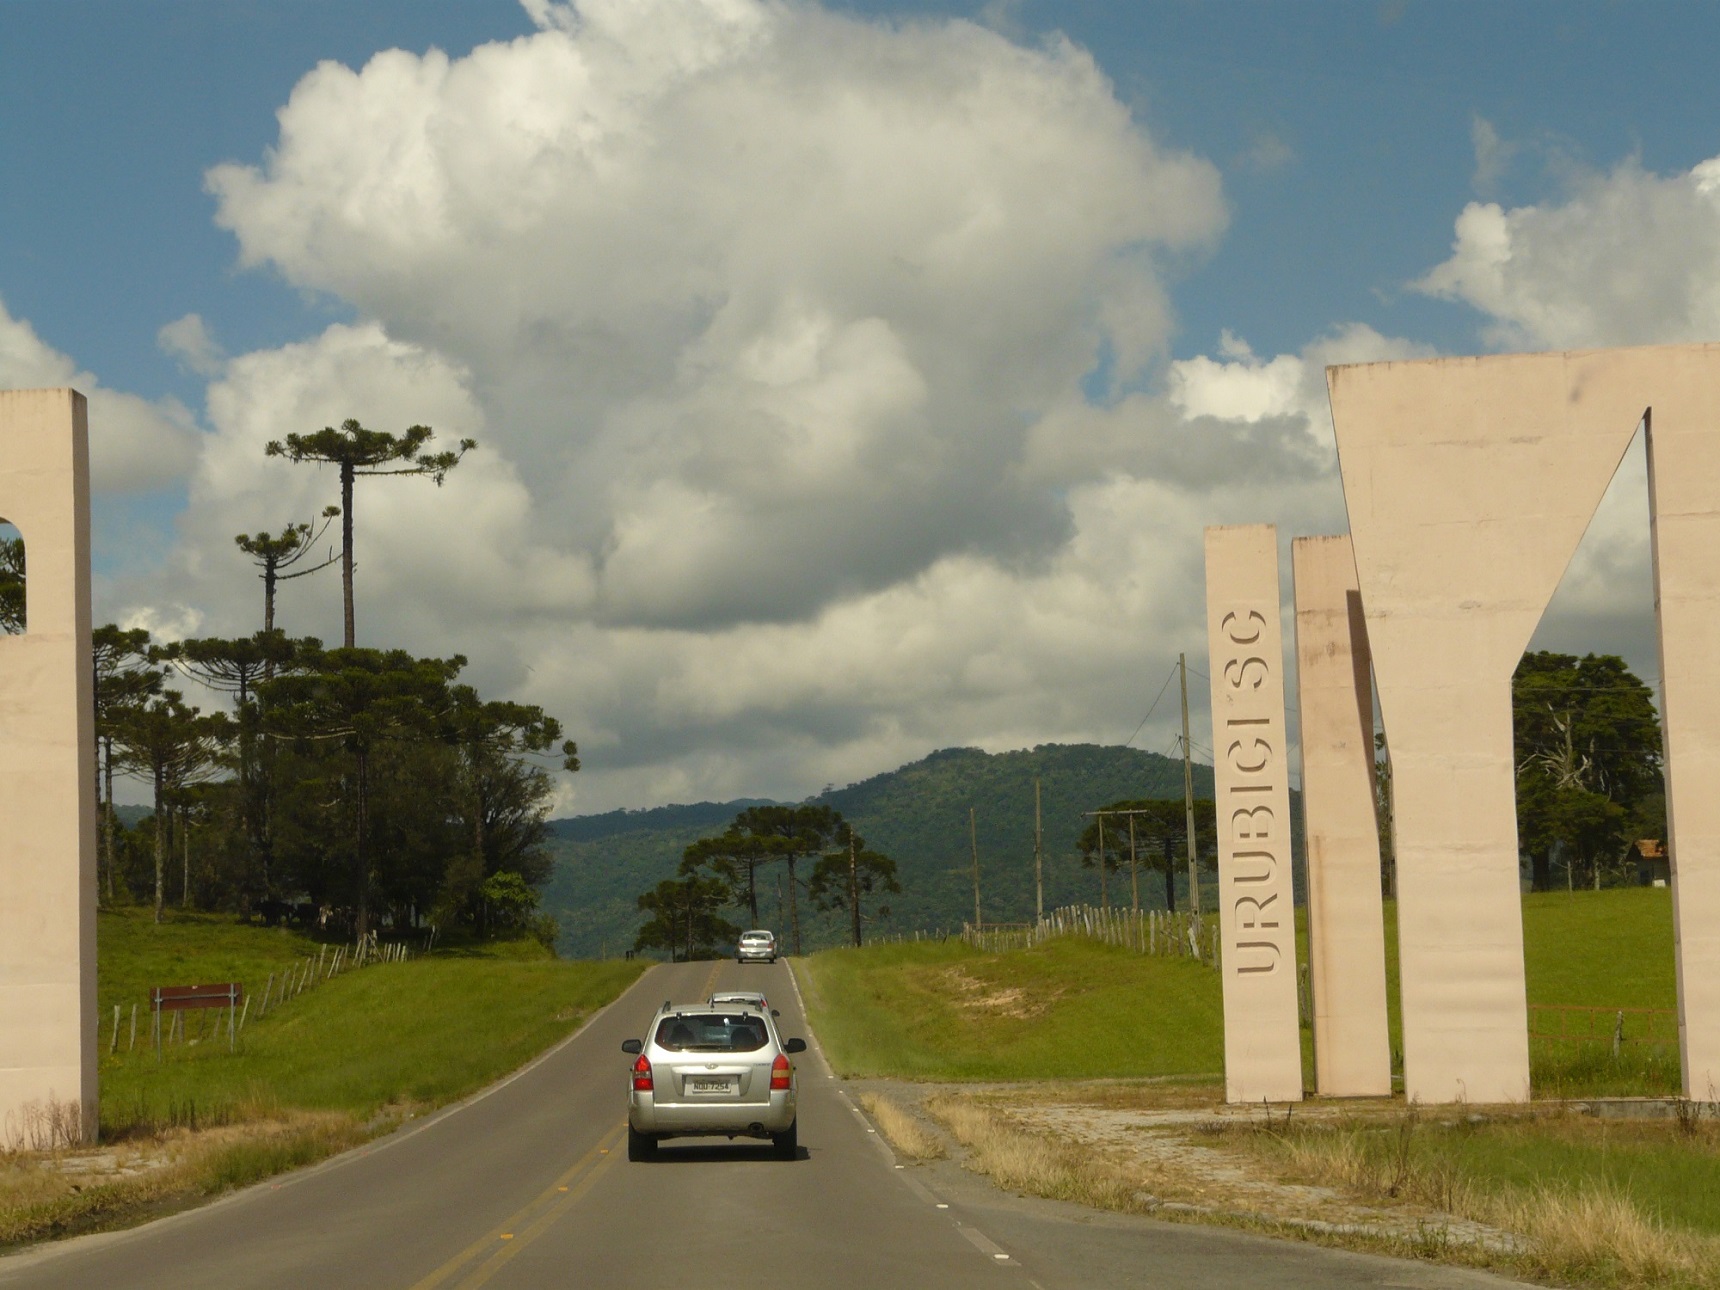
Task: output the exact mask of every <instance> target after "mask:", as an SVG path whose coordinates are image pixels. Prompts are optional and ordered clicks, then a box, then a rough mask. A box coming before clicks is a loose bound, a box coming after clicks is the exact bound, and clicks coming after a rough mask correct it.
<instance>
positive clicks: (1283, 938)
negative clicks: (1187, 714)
mask: <svg viewBox="0 0 1720 1290" xmlns="http://www.w3.org/2000/svg"><path fill="white" fill-rule="evenodd" d="M1206 632H1207V644H1208V649H1209V651H1210V654H1211V669H1210V675H1211V679H1212V751H1213V781H1214V783H1213V791H1214V796H1215V798H1216V800H1217V808H1218V923H1219V942H1220V946H1221V948H1222V955H1223V957H1222V973H1221V975H1222V978H1223V990H1224V1086H1225V1098H1226V1100H1227V1101H1231V1102H1258V1101H1261V1100H1262V1099H1265V1100H1267V1101H1272V1102H1293V1101H1299V1100H1300V1099H1301V1097H1302V1039H1301V1031H1300V1027H1299V1025H1298V1022H1297V1016H1296V911H1295V895H1294V888H1293V887H1292V885H1291V874H1290V781H1289V776H1288V763H1287V760H1286V757H1285V751H1286V744H1285V737H1284V643H1283V640H1282V633H1281V629H1280V626H1279V615H1278V535H1277V531H1276V530H1275V529H1274V528H1273V527H1272V526H1271V525H1270V524H1254V525H1245V526H1236V527H1228V528H1209V529H1207V531H1206Z"/></svg>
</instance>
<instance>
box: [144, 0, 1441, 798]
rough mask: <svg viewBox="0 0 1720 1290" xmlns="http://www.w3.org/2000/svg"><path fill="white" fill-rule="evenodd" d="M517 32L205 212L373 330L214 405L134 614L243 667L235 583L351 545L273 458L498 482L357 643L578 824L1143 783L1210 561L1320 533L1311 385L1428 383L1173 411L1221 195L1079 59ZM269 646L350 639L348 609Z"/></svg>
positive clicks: (696, 15) (730, 14)
mask: <svg viewBox="0 0 1720 1290" xmlns="http://www.w3.org/2000/svg"><path fill="white" fill-rule="evenodd" d="M526 7H527V9H528V12H530V13H531V14H532V16H533V17H534V19H535V21H536V22H537V24H538V26H539V27H540V28H541V30H540V31H539V32H538V33H537V34H535V35H533V36H530V37H527V38H524V39H521V40H516V41H513V42H511V43H508V44H497V45H490V46H485V47H482V48H479V49H477V50H474V51H473V52H472V54H471V55H470V56H468V57H466V58H461V59H449V58H447V57H445V56H443V55H441V54H439V53H434V52H432V53H430V54H427V55H424V56H422V57H419V56H414V55H411V54H406V53H401V52H399V51H391V52H389V53H385V54H380V55H378V56H377V57H375V58H374V59H372V60H371V61H370V62H369V63H368V64H367V65H366V66H365V67H364V68H363V69H361V70H359V71H352V70H349V69H347V68H344V67H340V66H337V65H334V64H324V65H322V66H320V67H319V68H317V69H316V70H315V71H313V72H312V73H310V74H309V75H307V76H306V77H305V78H304V80H303V81H302V82H301V83H300V84H299V86H298V87H297V88H296V89H295V90H294V92H293V95H292V97H291V100H290V101H289V102H288V104H287V105H286V106H285V107H284V108H283V109H282V111H281V114H280V116H281V137H280V141H279V144H278V146H277V147H276V148H275V149H274V150H272V152H271V153H270V154H269V156H268V158H267V159H266V161H265V163H264V164H262V165H260V166H257V167H244V166H224V167H219V168H217V169H216V170H214V171H212V172H211V174H210V177H209V183H210V187H211V189H212V191H213V192H214V193H215V195H216V197H217V199H218V203H219V219H220V221H221V222H222V224H223V225H224V226H225V227H228V228H230V229H231V230H232V231H233V232H234V234H235V235H236V237H237V238H238V241H239V245H240V248H241V257H242V260H243V262H244V263H246V264H250V265H264V264H267V265H269V266H272V267H273V268H274V269H275V270H276V271H278V272H279V273H281V274H282V275H283V276H285V278H286V279H287V280H288V281H289V282H291V283H292V284H294V285H296V286H299V287H301V288H305V289H309V290H314V291H321V292H327V293H330V294H331V295H333V296H336V297H338V298H339V299H341V300H342V301H345V302H348V303H349V304H350V305H351V306H352V307H354V308H355V309H356V311H357V312H358V314H359V316H360V317H361V319H363V321H361V322H360V323H357V324H354V325H351V326H337V327H333V328H330V329H329V330H328V331H326V332H325V333H323V334H322V335H321V336H318V337H315V338H313V339H310V340H306V341H304V342H303V343H301V344H297V345H291V346H286V347H283V348H281V349H278V350H271V351H266V352H261V353H255V354H247V355H241V356H238V357H234V358H230V359H225V360H224V362H223V366H221V367H220V369H219V373H218V377H217V379H216V380H215V381H214V383H213V384H212V385H211V387H210V394H209V404H208V413H207V420H208V422H209V424H210V427H211V431H212V434H211V437H210V440H209V443H208V445H207V448H206V451H205V452H204V453H203V454H202V457H201V459H200V461H199V463H198V466H197V469H196V471H195V473H194V475H193V477H192V482H191V507H190V509H189V510H188V511H187V513H186V515H185V516H184V517H183V520H182V542H181V545H180V548H179V550H178V552H177V553H176V555H175V557H174V559H173V561H172V563H171V566H170V567H169V568H168V569H167V570H166V571H165V572H164V573H163V574H162V575H161V576H160V577H158V578H156V579H154V580H152V581H150V582H148V583H147V584H144V583H138V584H134V585H133V586H132V587H131V588H130V591H131V593H132V599H133V600H134V601H135V602H136V603H138V604H145V603H166V604H196V605H200V606H205V607H207V611H208V619H207V623H206V624H205V627H204V629H205V630H210V631H223V632H225V631H236V630H246V629H248V628H250V627H251V626H253V625H254V624H255V622H256V620H257V618H258V617H259V616H260V599H261V597H260V594H259V590H258V588H257V586H256V584H255V582H254V580H253V579H252V576H251V575H252V572H253V571H252V570H251V569H250V568H249V567H248V566H247V565H246V564H245V562H244V560H243V558H242V557H241V556H240V555H239V554H238V553H237V552H236V551H235V550H234V549H233V547H232V535H233V534H234V533H237V532H242V531H254V530H256V529H258V528H269V529H271V530H272V529H276V528H278V527H279V526H280V525H282V524H285V523H287V522H290V521H292V520H295V519H303V518H307V517H309V516H310V515H312V514H314V513H315V512H316V511H318V510H320V509H321V507H322V506H323V505H325V504H327V503H329V502H331V501H334V500H335V498H334V493H333V490H334V481H333V479H332V477H330V476H327V475H319V474H318V473H317V472H316V471H314V470H312V469H309V468H306V467H293V466H290V465H287V464H286V463H284V462H281V461H279V460H268V459H266V458H265V457H264V455H263V451H262V450H263V445H264V444H265V443H266V442H267V441H268V440H270V439H272V438H279V437H281V436H282V435H284V434H286V433H288V432H291V431H295V430H296V431H310V430H315V429H317V428H320V427H321V426H323V425H333V424H338V423H339V422H340V421H341V420H343V419H345V418H347V417H357V418H358V419H359V420H361V421H362V422H364V423H365V424H366V425H369V426H372V427H375V428H380V429H394V430H398V429H400V428H402V427H404V426H405V425H408V424H412V423H415V422H423V423H428V424H430V425H432V426H434V427H435V428H436V430H437V431H438V434H439V435H440V436H441V437H443V438H444V439H447V440H452V439H454V438H457V437H460V436H465V435H471V436H473V437H475V438H477V439H479V440H480V442H481V444H482V447H481V448H480V450H479V451H477V452H475V453H474V454H472V456H471V457H469V458H468V460H467V462H466V463H465V464H463V465H462V466H461V467H460V468H459V469H458V470H456V471H455V472H453V474H451V475H450V476H449V479H448V483H447V487H446V488H445V489H443V490H440V491H438V490H437V489H435V488H433V487H431V486H430V485H428V484H427V483H425V482H424V481H422V480H377V481H368V482H366V483H363V484H361V486H360V491H359V496H358V504H357V507H356V511H357V515H356V522H357V525H358V555H359V573H358V624H359V636H360V640H361V642H367V641H368V642H380V641H388V642H390V643H395V642H398V643H401V644H406V645H408V646H410V647H411V648H413V649H415V650H417V651H419V652H421V653H433V652H434V653H449V652H453V651H455V650H458V651H460V652H462V653H466V654H468V655H470V656H471V657H472V660H473V672H474V679H475V680H476V681H477V682H478V684H479V685H480V686H481V687H483V688H485V689H487V690H491V691H494V692H497V693H504V692H505V693H510V694H513V695H516V696H519V697H523V698H527V699H529V700H530V701H533V702H538V703H542V704H543V705H544V706H545V707H546V708H548V709H549V710H550V711H552V712H554V713H555V714H556V715H557V716H559V717H560V718H561V719H562V720H563V721H564V723H565V724H566V725H567V727H568V729H569V732H570V734H572V735H573V736H574V737H575V738H577V739H579V741H580V743H581V746H582V750H583V751H584V752H585V754H586V759H585V760H586V767H587V769H586V771H584V772H582V774H581V775H580V776H579V777H578V778H577V779H576V781H575V783H574V787H573V790H572V792H573V797H572V798H571V799H569V800H570V803H571V804H572V805H574V806H576V807H577V808H578V809H582V810H593V809H602V808H605V807H608V806H614V805H622V804H631V805H638V804H641V803H646V802H652V801H662V800H666V799H674V798H683V799H684V798H690V797H720V796H724V795H730V794H738V793H770V794H782V795H793V794H798V793H804V792H808V791H812V790H815V789H816V788H817V787H818V786H820V785H821V784H823V783H824V782H826V781H836V782H842V781H846V780H849V779H853V778H858V777H860V776H862V775H866V774H870V773H874V772H876V771H877V770H879V769H881V768H884V767H887V766H891V765H894V764H896V763H897V762H899V761H901V760H903V759H905V758H909V757H913V756H917V755H920V754H923V753H924V752H925V751H927V750H929V749H930V748H932V747H936V746H940V745H945V744H950V743H974V744H980V745H983V746H988V747H1011V746H1021V745H1023V744H1032V743H1038V742H1043V741H1047V740H1058V739H1065V740H1084V739H1104V740H1115V739H1120V738H1122V737H1124V736H1125V735H1127V733H1128V731H1129V729H1130V728H1132V727H1133V725H1134V723H1135V721H1136V720H1137V719H1138V718H1139V715H1140V711H1141V710H1142V709H1143V708H1144V707H1145V705H1146V703H1147V702H1149V701H1150V700H1151V697H1152V692H1153V690H1155V689H1156V688H1157V686H1158V683H1159V681H1160V680H1162V674H1160V673H1159V672H1158V671H1157V669H1158V668H1159V666H1160V662H1161V661H1163V662H1165V663H1166V665H1168V660H1170V659H1171V658H1174V656H1175V654H1176V652H1177V651H1178V650H1179V649H1187V650H1191V651H1198V649H1199V647H1200V641H1201V639H1202V635H1203V628H1202V623H1201V610H1200V597H1199V586H1200V548H1201V530H1202V527H1203V526H1204V525H1205V524H1208V523H1222V522H1238V521H1250V520H1276V521H1278V522H1279V523H1281V525H1282V526H1283V527H1284V529H1285V530H1286V534H1288V533H1289V532H1330V531H1336V530H1337V529H1338V528H1341V526H1342V523H1343V508H1342V502H1341V498H1340V496H1339V490H1338V486H1337V481H1336V476H1335V470H1334V458H1333V453H1332V448H1331V430H1330V422H1329V418H1328V416H1327V413H1326V407H1325V395H1324V378H1323V370H1322V369H1323V364H1324V363H1325V362H1327V361H1339V360H1343V361H1354V360H1358V359H1363V358H1369V357H1396V356H1404V355H1407V354H1410V353H1416V352H1420V351H1417V350H1415V349H1414V348H1413V347H1410V346H1407V345H1405V344H1404V343H1403V342H1398V341H1392V340H1389V339H1387V338H1384V337H1381V336H1379V335H1378V334H1377V333H1374V332H1372V331H1370V330H1369V329H1367V328H1363V327H1351V328H1347V329H1341V330H1339V331H1335V332H1334V333H1332V334H1331V335H1330V336H1327V337H1325V338H1322V339H1320V340H1318V341H1317V342H1315V343H1314V344H1312V345H1310V346H1309V347H1308V348H1307V349H1306V350H1304V351H1303V352H1302V353H1300V354H1292V355H1273V356H1266V357H1259V356H1256V355H1255V354H1254V353H1253V352H1252V351H1251V350H1250V349H1249V347H1248V346H1247V344H1246V343H1245V342H1243V341H1241V340H1238V339H1236V338H1235V337H1227V338H1226V339H1225V340H1224V341H1223V343H1222V344H1221V347H1220V350H1219V353H1218V355H1217V357H1215V358H1197V359H1193V360H1189V361H1186V362H1181V363H1171V362H1170V361H1169V360H1168V357H1167V354H1166V337H1167V334H1168V330H1169V326H1170V310H1169V305H1168V296H1167V283H1168V281H1169V278H1170V275H1171V273H1172V272H1173V271H1174V269H1175V267H1176V266H1178V265H1181V264H1183V263H1185V262H1186V261H1188V260H1189V259H1190V258H1191V257H1194V256H1198V255H1200V254H1202V253H1204V252H1205V251H1206V250H1207V249H1208V248H1209V247H1210V246H1211V245H1213V243H1214V240H1215V239H1216V238H1217V236H1218V235H1219V233H1220V231H1221V230H1222V228H1223V224H1224V219H1225V212H1224V207H1223V203H1222V199H1221V195H1220V192H1219V185H1218V180H1217V175H1216V172H1215V170H1214V169H1213V168H1212V167H1211V166H1210V165H1208V164H1207V163H1206V162H1204V161H1201V160H1199V159H1196V158H1191V157H1188V156H1185V155H1182V154H1176V153H1171V152H1167V151H1165V150H1163V149H1161V148H1160V147H1159V146H1157V145H1156V144H1155V143H1154V142H1153V140H1152V138H1151V136H1150V134H1149V133H1148V132H1147V130H1146V129H1145V127H1144V126H1143V125H1142V124H1141V123H1140V122H1138V121H1136V120H1134V119H1132V118H1131V116H1130V114H1129V112H1128V111H1127V110H1126V109H1125V108H1124V107H1123V106H1122V104H1120V103H1119V102H1118V100H1117V98H1116V96H1115V95H1114V93H1113V92H1112V88H1111V86H1110V85H1109V84H1108V83H1107V82H1106V81H1105V79H1104V77H1103V76H1102V75H1101V74H1100V73H1099V72H1098V70H1097V68H1096V67H1095V65H1094V63H1093V61H1092V59H1091V58H1090V57H1089V56H1088V55H1087V54H1085V53H1084V52H1083V51H1081V50H1079V49H1076V48H1074V47H1072V46H1070V45H1068V44H1066V43H1055V44H1050V45H1047V46H1044V47H1040V48H1034V49H1028V48H1023V47H1020V46H1018V45H1015V44H1012V43H1010V42H1009V41H1008V40H1006V39H1005V38H1004V37H1002V36H1000V35H999V34H998V33H997V32H995V31H991V30H987V29H985V28H983V27H981V26H978V25H975V24H971V23H966V22H910V23H892V24H882V23H872V22H865V21H860V20H858V19H855V18H851V17H845V16H841V15H837V14H832V13H828V12H825V11H823V10H820V9H818V8H816V7H813V6H810V5H807V4H801V3H769V4H767V3H761V2H758V0H697V2H696V3H695V2H694V0H678V2H677V3H675V4H673V5H672V6H669V5H668V4H667V0H654V2H651V3H645V2H638V0H636V2H634V3H621V2H620V0H603V2H602V3H598V2H597V0H588V2H587V3H583V4H580V5H578V6H577V7H567V6H562V5H555V4H551V3H548V2H547V0H541V2H539V0H534V2H533V3H528V4H527V6H526ZM671 11H672V13H673V15H674V20H673V21H671V20H669V18H668V17H667V16H666V15H668V14H669V13H670V12H671ZM173 327H174V329H175V330H174V332H173V334H172V335H171V336H169V337H167V338H165V343H167V344H169V345H171V346H175V347H177V348H176V352H180V353H183V354H186V355H187V356H195V355H203V354H207V355H209V356H210V361H222V360H219V359H218V357H217V356H218V351H215V350H214V349H213V347H212V344H211V345H210V346H208V347H205V345H204V341H206V340H207V337H206V336H205V335H204V333H202V332H201V331H200V330H199V329H198V328H195V327H193V326H192V324H191V322H190V320H181V322H180V323H178V324H174V325H173ZM199 361H201V360H199ZM1099 371H1104V372H1106V373H1107V374H1108V375H1109V376H1110V379H1111V389H1110V390H1109V392H1108V394H1107V396H1106V397H1105V399H1104V400H1103V401H1102V402H1098V403H1095V402H1092V401H1090V400H1089V399H1088V398H1087V397H1086V396H1085V395H1084V394H1083V385H1084V382H1087V381H1089V380H1090V379H1091V378H1092V376H1093V374H1094V373H1096V372H1099ZM281 617H282V620H283V625H284V626H285V627H286V628H287V629H288V630H290V631H293V632H309V633H313V634H317V635H321V636H323V637H325V638H329V637H332V636H334V635H336V634H337V631H338V624H339V621H340V618H339V602H338V584H337V581H336V578H335V575H334V571H332V570H331V571H330V572H329V573H327V574H323V575H319V576H317V577H313V578H310V579H306V580H304V581H302V582H299V583H295V584H292V585H290V586H289V587H287V588H285V589H284V590H283V593H282V607H281ZM1196 701H1197V703H1198V702H1199V696H1198V695H1197V696H1196ZM1168 733H1169V727H1168V726H1165V727H1163V728H1162V729H1160V728H1159V727H1157V726H1155V727H1153V728H1149V729H1148V730H1147V731H1146V732H1145V733H1144V735H1143V741H1144V742H1146V743H1147V744H1148V746H1152V743H1153V741H1155V740H1156V741H1157V742H1159V743H1161V744H1162V743H1163V742H1164V737H1166V736H1168Z"/></svg>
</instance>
